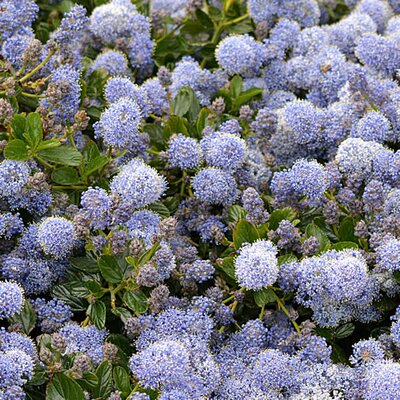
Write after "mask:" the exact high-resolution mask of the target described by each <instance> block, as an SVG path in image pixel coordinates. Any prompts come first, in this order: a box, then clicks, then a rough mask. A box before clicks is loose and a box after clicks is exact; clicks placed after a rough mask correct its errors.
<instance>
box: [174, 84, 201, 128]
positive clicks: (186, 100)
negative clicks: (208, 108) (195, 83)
mask: <svg viewBox="0 0 400 400" xmlns="http://www.w3.org/2000/svg"><path fill="white" fill-rule="evenodd" d="M172 106H173V109H174V112H175V114H176V115H178V116H179V117H183V116H184V115H186V114H187V115H188V118H189V120H190V121H195V120H196V118H197V116H198V114H199V112H200V103H199V100H198V99H197V97H196V94H195V93H194V91H193V89H192V88H191V87H189V86H183V87H182V88H181V89H180V90H179V93H178V94H177V96H176V97H175V99H174V101H173V104H172Z"/></svg>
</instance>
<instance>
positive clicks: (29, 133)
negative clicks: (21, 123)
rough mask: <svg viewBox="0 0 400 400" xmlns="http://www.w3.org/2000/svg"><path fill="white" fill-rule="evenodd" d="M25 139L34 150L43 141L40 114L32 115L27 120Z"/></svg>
mask: <svg viewBox="0 0 400 400" xmlns="http://www.w3.org/2000/svg"><path fill="white" fill-rule="evenodd" d="M24 138H25V139H26V141H27V142H28V144H29V146H31V148H32V149H36V147H37V146H38V145H39V144H40V142H41V141H42V139H43V127H42V120H41V119H40V115H39V114H38V113H30V114H29V115H28V117H27V118H26V131H25V133H24Z"/></svg>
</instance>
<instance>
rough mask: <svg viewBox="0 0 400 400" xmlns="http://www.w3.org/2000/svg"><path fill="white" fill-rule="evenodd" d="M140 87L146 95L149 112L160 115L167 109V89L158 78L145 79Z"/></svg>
mask: <svg viewBox="0 0 400 400" xmlns="http://www.w3.org/2000/svg"><path fill="white" fill-rule="evenodd" d="M142 89H143V90H144V92H145V93H146V95H147V100H148V106H149V113H150V114H155V115H160V116H161V115H162V114H163V113H165V112H166V111H167V110H168V99H167V91H166V90H165V87H164V86H163V85H162V84H161V82H160V80H159V79H158V78H151V79H147V80H146V81H145V82H143V84H142Z"/></svg>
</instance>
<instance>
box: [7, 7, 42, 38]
mask: <svg viewBox="0 0 400 400" xmlns="http://www.w3.org/2000/svg"><path fill="white" fill-rule="evenodd" d="M0 7H1V9H2V12H1V14H0V31H1V40H6V39H8V38H10V37H11V36H13V35H14V34H18V33H22V32H23V31H24V29H25V28H26V27H30V26H31V25H32V22H33V21H34V20H35V19H36V16H37V14H38V12H39V7H38V6H37V4H36V3H35V2H34V1H32V0H20V1H14V0H2V1H1V2H0Z"/></svg>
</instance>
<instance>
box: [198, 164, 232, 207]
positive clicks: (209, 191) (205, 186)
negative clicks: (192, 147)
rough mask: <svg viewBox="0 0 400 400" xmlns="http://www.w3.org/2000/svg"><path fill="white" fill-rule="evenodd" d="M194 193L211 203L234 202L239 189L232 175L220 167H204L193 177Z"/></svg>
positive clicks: (223, 203)
mask: <svg viewBox="0 0 400 400" xmlns="http://www.w3.org/2000/svg"><path fill="white" fill-rule="evenodd" d="M192 187H193V190H194V195H195V197H196V198H198V199H199V200H202V201H204V202H206V203H209V204H222V205H230V204H232V203H233V202H234V201H235V200H236V198H237V196H238V190H237V186H236V182H235V179H234V178H233V177H232V175H230V174H228V173H227V172H225V171H223V170H221V169H218V168H205V169H202V170H201V171H200V172H198V173H197V175H196V176H195V177H194V178H193V181H192Z"/></svg>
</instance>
